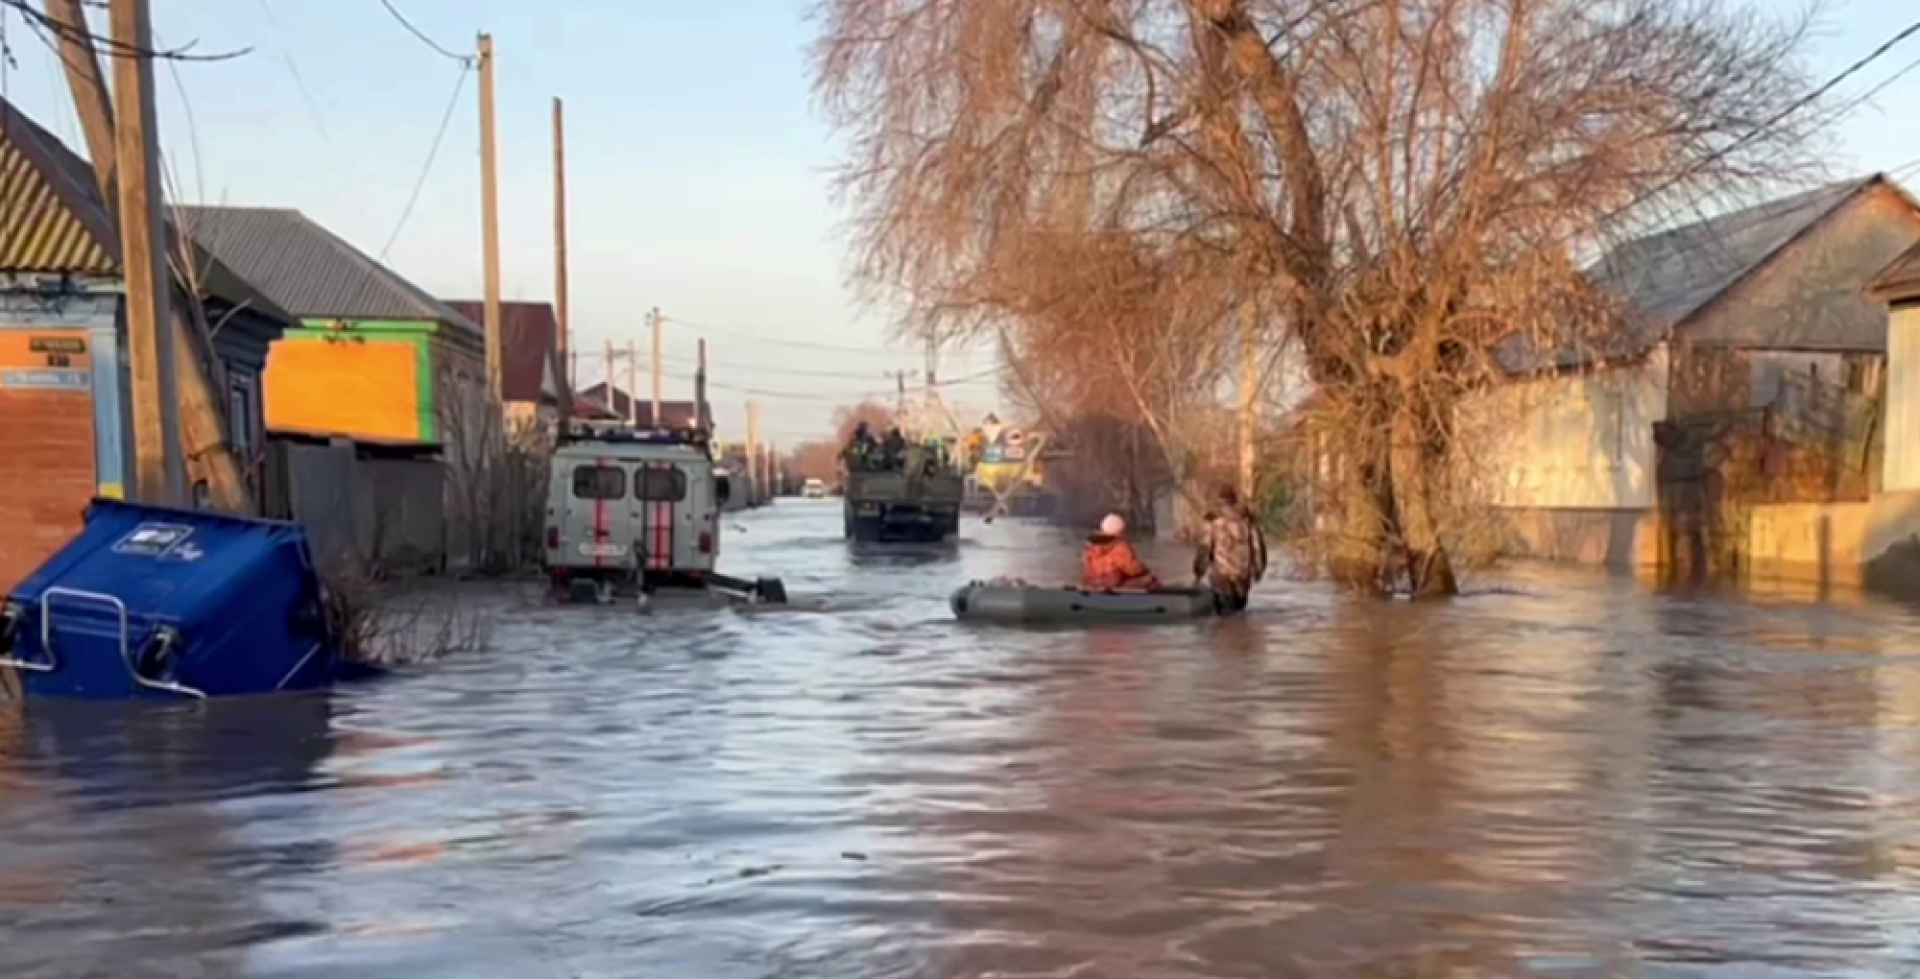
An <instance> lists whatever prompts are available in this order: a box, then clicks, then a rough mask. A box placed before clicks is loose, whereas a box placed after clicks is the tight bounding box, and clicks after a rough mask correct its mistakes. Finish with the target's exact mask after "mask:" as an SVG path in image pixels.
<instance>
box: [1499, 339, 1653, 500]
mask: <svg viewBox="0 0 1920 979" xmlns="http://www.w3.org/2000/svg"><path fill="white" fill-rule="evenodd" d="M1666 385H1667V356H1666V352H1665V350H1664V349H1660V350H1655V351H1654V352H1653V353H1652V354H1651V355H1649V356H1648V358H1647V359H1646V360H1644V361H1642V362H1640V363H1636V364H1629V365H1622V366H1618V367H1608V368H1602V369H1599V370H1596V371H1593V372H1590V373H1583V374H1568V375H1561V376H1556V377H1551V378H1538V379H1532V380H1526V381H1520V382H1516V383H1511V384H1506V385H1502V386H1501V387H1499V388H1496V389H1494V390H1492V391H1490V392H1488V393H1487V394H1485V395H1482V396H1480V397H1478V398H1476V399H1474V400H1472V401H1471V402H1469V403H1468V405H1467V406H1466V407H1465V408H1464V409H1463V412H1462V419H1463V421H1462V438H1463V439H1465V440H1467V441H1468V443H1469V444H1470V445H1472V446H1473V449H1472V451H1470V452H1469V453H1468V454H1467V457H1468V458H1470V459H1472V460H1474V465H1475V466H1476V467H1477V468H1478V469H1479V470H1480V472H1479V475H1478V476H1477V477H1475V478H1479V479H1484V480H1485V489H1486V493H1487V496H1488V497H1489V498H1490V499H1492V500H1493V501H1494V502H1495V503H1496V504H1497V505H1499V506H1502V507H1507V508H1515V509H1552V510H1647V509H1651V508H1652V507H1653V505H1654V487H1653V478H1654V451H1653V423H1654V422H1656V421H1660V420H1662V419H1663V418H1665V417H1666V414H1667V387H1666Z"/></svg>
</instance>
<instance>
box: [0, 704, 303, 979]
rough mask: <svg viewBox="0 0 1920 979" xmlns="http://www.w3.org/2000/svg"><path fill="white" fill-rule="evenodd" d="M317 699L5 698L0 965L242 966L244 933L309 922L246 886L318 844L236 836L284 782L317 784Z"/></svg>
mask: <svg viewBox="0 0 1920 979" xmlns="http://www.w3.org/2000/svg"><path fill="white" fill-rule="evenodd" d="M328 714H329V705H328V700H327V699H326V698H325V697H317V698H316V697H297V698H273V699H271V700H262V701H258V702H254V703H243V704H214V705H193V706H179V707H176V706H152V705H140V706H139V707H137V708H135V709H132V710H128V709H124V708H106V707H102V706H101V705H97V704H61V703H52V702H39V701H36V702H33V703H32V704H30V705H28V706H27V708H26V709H25V710H14V709H12V708H11V707H10V708H9V710H8V712H7V716H8V721H7V723H8V725H9V726H10V727H11V732H10V736H9V737H8V738H7V739H6V740H7V741H8V748H9V750H8V758H9V761H10V762H11V763H12V765H13V766H14V770H15V771H16V772H17V773H18V777H17V779H16V780H10V783H9V785H8V787H7V791H6V792H5V793H4V794H0V825H4V826H6V827H7V831H6V834H7V835H6V837H5V841H4V844H0V917H4V918H5V919H6V920H7V921H8V922H9V927H8V931H7V938H6V942H5V945H6V951H5V952H4V953H0V961H4V962H5V963H6V969H5V974H6V975H8V976H20V977H28V976H46V977H61V979H67V977H91V976H99V977H116V979H117V977H143V976H179V975H183V974H191V975H196V976H209V977H214V976H242V975H247V974H249V973H248V970H247V968H246V961H247V957H248V954H249V950H250V949H251V948H252V947H253V946H255V945H257V944H259V943H262V942H268V941H273V940H276V939H279V938H283V937H286V936H292V935H301V934H309V933H313V932H316V931H320V930H323V929H324V925H322V924H321V923H319V922H317V921H314V920H311V919H308V918H304V917H302V916H301V915H299V914H298V913H297V912H295V913H292V914H282V913H277V912H276V911H275V910H274V909H273V908H272V907H271V901H270V900H268V898H269V894H268V891H269V890H270V888H263V887H262V886H260V885H261V883H262V882H265V881H271V880H273V879H275V878H277V877H280V876H282V875H289V876H300V875H304V874H309V873H312V872H314V870H315V868H317V867H319V866H321V865H323V864H324V863H325V862H326V861H327V860H328V859H330V856H331V846H330V845H329V844H327V843H326V842H324V841H318V840H314V841H308V842H307V843H306V844H304V845H293V846H286V847H273V848H260V847H257V846H256V845H254V844H252V843H251V842H250V841H248V840H247V839H246V836H247V835H248V831H249V828H250V827H251V826H252V825H256V824H259V823H260V822H262V821H263V817H264V821H266V822H270V821H271V817H272V815H273V814H274V813H275V812H276V810H277V809H278V808H279V807H280V805H281V800H283V799H284V798H285V797H286V796H287V794H289V793H299V792H305V791H308V790H311V789H315V788H320V787H322V785H323V783H322V782H318V781H316V776H315V770H316V766H317V765H318V764H319V763H320V761H321V760H322V759H323V758H324V757H325V755H326V754H327V752H328V750H329V741H328V738H327V728H328Z"/></svg>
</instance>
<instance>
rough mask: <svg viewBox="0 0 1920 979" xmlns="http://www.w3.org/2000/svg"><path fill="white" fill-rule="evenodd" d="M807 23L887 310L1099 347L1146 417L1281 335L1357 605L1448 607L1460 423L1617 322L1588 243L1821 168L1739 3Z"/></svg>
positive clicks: (863, 17) (1340, 3)
mask: <svg viewBox="0 0 1920 979" xmlns="http://www.w3.org/2000/svg"><path fill="white" fill-rule="evenodd" d="M819 14H820V21H821V28H822V34H821V39H820V42H819V45H818V48H817V51H816V67H817V72H818V89H819V93H820V95H821V97H822V100H823V102H824V104H825V105H826V106H827V108H828V111H829V112H830V114H831V115H832V117H833V118H834V120H835V121H836V122H837V123H838V125H839V126H840V127H841V129H842V131H843V133H844V134H845V135H846V136H847V138H848V140H849V144H850V148H851V150H850V159H849V160H848V161H847V163H846V165H845V168H844V171H843V173H842V178H843V181H842V188H843V190H844V192H845V193H846V195H847V197H848V198H849V200H850V202H851V204H852V206H853V211H854V215H855V229H856V233H857V236H858V242H859V245H860V248H859V251H858V256H859V259H858V262H857V265H858V271H859V273H860V278H861V279H862V280H863V281H865V282H867V283H869V284H871V285H873V286H874V287H876V290H877V291H876V293H875V296H876V298H880V299H884V300H887V301H898V300H899V299H901V298H902V297H904V299H905V300H906V303H907V305H908V306H909V308H910V309H911V310H912V311H913V313H914V314H915V315H914V317H913V322H914V323H915V326H916V328H921V329H934V330H944V331H948V332H949V333H952V332H960V333H967V332H974V333H978V332H982V331H993V332H995V333H996V334H998V335H1001V336H1011V337H1012V338H1014V340H1015V345H1016V346H1020V345H1022V344H1025V345H1026V346H1027V347H1029V348H1033V349H1041V348H1046V347H1047V346H1048V345H1050V344H1057V343H1060V342H1064V340H1065V339H1068V338H1075V337H1078V338H1081V339H1084V338H1085V337H1086V336H1088V335H1089V334H1090V333H1099V332H1100V331H1102V330H1105V331H1107V332H1106V334H1105V335H1106V336H1108V337H1109V338H1110V339H1111V341H1112V345H1110V346H1109V347H1108V348H1100V347H1097V346H1093V347H1087V346H1082V347H1081V348H1080V349H1083V350H1101V349H1106V350H1107V351H1108V355H1107V356H1105V357H1095V356H1087V357H1083V358H1079V362H1080V363H1081V364H1082V370H1083V371H1085V372H1086V373H1088V374H1090V375H1093V376H1094V377H1095V378H1098V379H1104V383H1110V384H1113V385H1116V386H1121V387H1128V386H1131V387H1132V389H1134V390H1136V391H1137V392H1139V394H1140V397H1139V398H1138V399H1137V401H1138V406H1139V407H1140V408H1141V409H1142V418H1148V417H1151V416H1152V415H1154V414H1155V413H1156V412H1164V411H1165V410H1166V408H1167V406H1168V405H1170V404H1174V403H1178V401H1179V400H1180V399H1179V398H1170V397H1169V392H1168V386H1169V385H1172V384H1175V383H1180V384H1185V385H1188V390H1187V392H1186V393H1185V394H1184V395H1183V396H1185V397H1192V396H1194V394H1195V393H1196V392H1197V393H1198V394H1200V395H1201V396H1206V395H1208V394H1210V393H1211V390H1212V388H1213V386H1214V385H1215V384H1216V382H1217V377H1218V370H1217V366H1218V364H1219V363H1220V362H1221V358H1220V357H1219V356H1218V355H1217V352H1219V351H1223V350H1230V349H1232V348H1231V347H1230V346H1229V343H1230V340H1229V339H1228V337H1230V336H1231V335H1232V331H1233V330H1235V329H1236V325H1235V323H1234V316H1233V311H1234V310H1236V309H1238V308H1239V307H1240V304H1242V303H1253V304H1256V306H1257V308H1259V309H1261V310H1264V311H1267V313H1266V314H1265V315H1263V316H1262V318H1261V329H1262V330H1263V331H1265V333H1266V335H1265V336H1264V337H1263V342H1264V343H1266V344H1267V345H1268V347H1269V348H1270V349H1271V348H1272V347H1274V346H1277V345H1278V344H1279V343H1281V342H1282V341H1283V339H1288V338H1290V339H1293V340H1296V341H1298V343H1299V349H1300V351H1301V352H1302V354H1303V355H1304V357H1305V359H1306V361H1307V367H1308V370H1307V373H1308V376H1309V378H1310V379H1311V381H1312V383H1313V385H1314V386H1315V388H1316V395H1317V396H1316V398H1315V401H1314V403H1315V404H1316V405H1318V406H1319V410H1318V411H1317V413H1316V414H1315V416H1314V419H1313V421H1312V424H1313V426H1316V427H1318V428H1319V429H1321V430H1322V433H1323V434H1324V435H1325V436H1327V437H1326V438H1323V439H1321V440H1320V444H1323V445H1328V446H1331V447H1332V448H1333V451H1334V452H1335V453H1336V454H1337V456H1338V459H1337V460H1335V461H1336V462H1337V464H1335V465H1328V466H1321V467H1312V468H1313V469H1314V470H1315V471H1319V472H1322V473H1330V474H1333V475H1332V476H1331V477H1330V478H1333V479H1336V480H1338V481H1339V482H1338V484H1337V485H1334V486H1330V487H1326V488H1325V489H1326V490H1328V492H1321V493H1316V494H1314V497H1315V498H1316V499H1323V500H1335V501H1339V506H1340V512H1339V513H1337V514H1334V515H1332V516H1333V517H1334V519H1333V520H1332V521H1331V523H1330V524H1328V526H1330V527H1331V531H1330V532H1329V533H1328V534H1326V535H1325V538H1324V540H1323V541H1322V542H1321V545H1322V546H1320V547H1318V548H1317V549H1316V550H1315V551H1314V557H1315V559H1316V561H1317V563H1318V565H1319V566H1320V567H1321V569H1322V570H1324V571H1327V572H1329V573H1332V574H1334V575H1336V576H1337V577H1339V578H1340V579H1341V580H1343V581H1345V582H1347V583H1349V584H1350V585H1352V586H1354V587H1356V588H1360V589H1363V590H1380V589H1384V588H1389V587H1393V584H1394V582H1396V581H1397V580H1400V579H1402V578H1404V579H1406V580H1407V581H1408V584H1409V585H1410V587H1411V588H1412V589H1413V590H1414V591H1415V592H1416V593H1417V594H1421V595H1434V594H1448V593H1451V592H1453V591H1454V590H1455V588H1456V583H1455V574H1454V570H1453V562H1452V561H1450V560H1449V557H1448V542H1449V541H1448V538H1449V529H1448V520H1449V516H1448V515H1449V513H1450V512H1451V509H1452V508H1453V507H1455V506H1457V505H1460V500H1459V499H1458V498H1457V496H1458V494H1456V493H1455V492H1454V491H1453V488H1451V487H1450V486H1449V482H1450V477H1449V475H1448V474H1449V473H1452V472H1455V471H1457V470H1459V469H1460V467H1458V466H1454V465H1450V461H1451V457H1452V456H1453V454H1454V452H1455V450H1456V447H1457V445H1458V443H1459V440H1460V433H1459V432H1458V430H1457V422H1456V418H1457V416H1458V415H1459V412H1458V411H1457V410H1456V409H1457V407H1458V405H1459V403H1460V402H1461V400H1462V398H1463V397H1466V396H1467V395H1468V393H1469V392H1471V391H1472V390H1474V389H1475V388H1476V387H1479V386H1481V385H1484V384H1487V383H1491V382H1495V381H1497V380H1498V379H1500V378H1501V377H1502V376H1503V375H1504V374H1505V373H1506V372H1508V371H1509V370H1510V369H1511V368H1512V367H1513V366H1514V365H1513V364H1512V363H1503V362H1502V358H1501V357H1499V356H1496V355H1497V354H1498V353H1499V352H1500V351H1502V350H1511V349H1516V347H1515V346H1514V345H1515V344H1516V342H1517V341H1518V348H1527V347H1529V346H1531V347H1533V348H1535V349H1538V348H1539V347H1540V346H1541V343H1542V342H1551V343H1556V344H1557V343H1568V342H1579V341H1581V339H1582V338H1584V337H1585V336H1587V335H1588V334H1589V333H1590V332H1591V331H1592V330H1595V329H1598V328H1599V324H1603V323H1605V322H1607V320H1608V317H1607V316H1606V315H1605V314H1606V313H1607V309H1606V305H1605V303H1604V302H1603V301H1601V300H1600V299H1599V298H1598V297H1595V296H1592V295H1590V290H1589V287H1588V285H1587V283H1586V281H1585V279H1584V278H1583V277H1582V276H1581V275H1580V274H1579V269H1580V267H1581V264H1582V262H1583V261H1584V260H1585V259H1586V258H1587V257H1589V256H1590V255H1591V254H1592V251H1593V249H1594V248H1595V247H1596V246H1597V245H1598V244H1600V243H1602V242H1603V241H1604V240H1606V239H1607V238H1608V237H1609V236H1613V235H1617V234H1619V233H1621V232H1622V231H1624V230H1627V229H1631V228H1634V227H1637V226H1644V225H1646V224H1647V223H1648V222H1650V221H1653V220H1657V217H1658V215H1659V214H1660V213H1662V211H1663V210H1664V209H1668V208H1671V207H1673V206H1674V205H1675V204H1676V203H1677V202H1691V201H1698V200H1700V199H1702V197H1703V196H1705V195H1712V194H1719V193H1726V192H1728V191H1729V190H1730V189H1736V190H1737V189H1738V188H1739V187H1742V186H1744V185H1747V184H1749V183H1750V182H1751V181H1753V180H1754V179H1755V178H1768V177H1780V176H1786V175H1789V174H1791V173H1792V172H1793V171H1796V170H1798V169H1800V168H1802V167H1803V166H1804V165H1805V164H1806V163H1807V161H1808V160H1810V159H1811V158H1812V157H1811V155H1810V154H1809V153H1808V152H1807V151H1806V142H1805V137H1806V136H1807V134H1808V130H1809V129H1810V128H1811V125H1812V124H1811V123H1810V122H1809V121H1808V120H1809V119H1810V117H1809V116H1808V115H1807V114H1804V113H1792V112H1788V111H1786V110H1788V109H1789V108H1790V107H1792V106H1793V105H1794V104H1795V102H1796V100H1798V99H1799V98H1801V96H1802V94H1803V93H1804V92H1805V91H1806V84H1805V81H1806V80H1805V76H1804V74H1803V73H1802V71H1801V69H1800V65H1799V63H1798V61H1797V58H1796V53H1797V51H1798V48H1799V42H1800V40H1801V38H1802V35H1803V28H1804V26H1805V25H1804V21H1792V22H1783V21H1775V20H1769V19H1766V18H1764V17H1762V16H1761V15H1759V14H1757V13H1755V12H1753V11H1751V10H1749V9H1747V8H1745V7H1742V6H1739V5H1737V4H1736V3H1734V2H1731V0H1729V2H1722V0H821V3H820V8H819ZM1151 337H1158V338H1159V340H1160V342H1158V343H1156V344H1146V343H1145V341H1146V339H1147V338H1151ZM1527 340H1532V341H1536V342H1533V343H1527V342H1524V341H1527ZM1169 343H1170V344H1172V345H1173V346H1174V347H1177V348H1178V349H1181V350H1184V351H1186V354H1185V355H1184V356H1179V357H1170V356H1167V354H1166V351H1167V350H1168V349H1170V348H1169ZM1115 345H1125V346H1126V348H1127V349H1125V350H1120V351H1118V352H1117V353H1116V352H1114V346H1115ZM1128 358H1132V360H1131V361H1128ZM1129 362H1130V363H1131V364H1132V365H1133V367H1134V368H1135V369H1134V370H1133V371H1132V373H1131V375H1130V374H1129V369H1128V363H1129ZM1149 367H1151V369H1148V368H1149Z"/></svg>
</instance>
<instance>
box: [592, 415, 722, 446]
mask: <svg viewBox="0 0 1920 979" xmlns="http://www.w3.org/2000/svg"><path fill="white" fill-rule="evenodd" d="M711 438H712V436H710V435H709V434H708V433H707V431H706V430H705V429H703V428H691V427H689V428H654V427H635V426H633V425H631V424H628V423H626V422H596V421H586V420H579V419H576V420H573V421H570V422H568V423H567V424H566V426H565V428H564V429H563V430H562V431H561V433H560V444H562V445H565V444H568V443H571V442H624V443H628V444H634V445H691V446H693V447H695V448H699V449H705V448H707V447H708V445H709V443H710V441H711Z"/></svg>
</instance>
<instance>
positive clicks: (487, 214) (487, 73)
mask: <svg viewBox="0 0 1920 979" xmlns="http://www.w3.org/2000/svg"><path fill="white" fill-rule="evenodd" d="M477 60H478V62H479V66H480V238H481V248H482V256H483V258H482V261H483V263H484V265H485V266H486V268H485V270H484V274H485V276H486V313H485V316H484V317H483V319H484V320H485V327H486V331H487V397H488V399H489V401H490V403H491V404H493V405H494V406H496V407H497V406H498V405H499V404H500V402H501V400H502V398H503V397H504V395H505V386H504V385H505V382H504V375H503V374H502V370H501V361H500V169H499V160H498V159H497V158H496V155H495V151H496V141H495V136H494V129H493V36H492V35H490V34H482V35H480V40H479V51H478V58H477Z"/></svg>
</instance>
